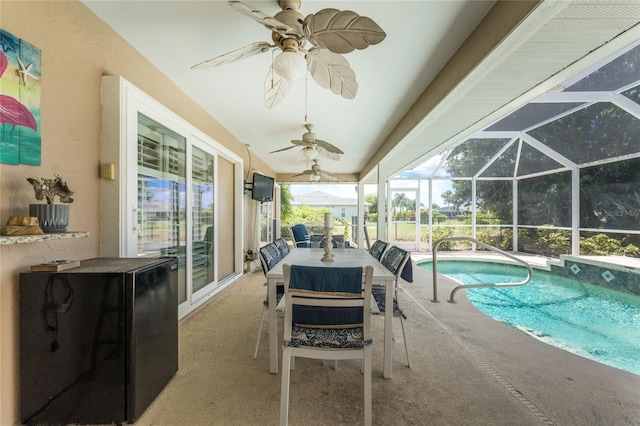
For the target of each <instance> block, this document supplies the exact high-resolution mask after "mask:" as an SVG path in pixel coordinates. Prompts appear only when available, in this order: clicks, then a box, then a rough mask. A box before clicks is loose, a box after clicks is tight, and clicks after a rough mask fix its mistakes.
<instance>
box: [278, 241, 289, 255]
mask: <svg viewBox="0 0 640 426" xmlns="http://www.w3.org/2000/svg"><path fill="white" fill-rule="evenodd" d="M275 244H276V247H278V250H279V251H280V257H281V258H282V257H285V256H286V255H288V254H289V244H287V242H286V241H285V239H284V238H278V239H277V240H275Z"/></svg>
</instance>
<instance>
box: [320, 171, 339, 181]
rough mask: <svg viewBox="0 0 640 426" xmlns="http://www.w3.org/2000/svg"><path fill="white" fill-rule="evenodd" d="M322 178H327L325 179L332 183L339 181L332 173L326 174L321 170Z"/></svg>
mask: <svg viewBox="0 0 640 426" xmlns="http://www.w3.org/2000/svg"><path fill="white" fill-rule="evenodd" d="M320 176H321V177H323V178H325V179H327V180H330V181H337V180H338V178H337V177H335V176H334V175H332V174H331V173H327V172H325V171H324V170H320Z"/></svg>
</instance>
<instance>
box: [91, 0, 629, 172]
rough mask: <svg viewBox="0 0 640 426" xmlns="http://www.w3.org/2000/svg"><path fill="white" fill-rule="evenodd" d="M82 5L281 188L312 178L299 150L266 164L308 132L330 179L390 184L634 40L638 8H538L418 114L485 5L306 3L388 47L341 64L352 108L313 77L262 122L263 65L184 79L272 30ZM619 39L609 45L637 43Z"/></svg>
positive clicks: (221, 19)
mask: <svg viewBox="0 0 640 426" xmlns="http://www.w3.org/2000/svg"><path fill="white" fill-rule="evenodd" d="M83 3H84V4H86V5H87V7H89V8H90V9H91V10H92V11H93V12H94V13H95V14H96V15H98V17H100V18H101V19H102V20H103V21H105V22H106V23H107V24H108V25H109V26H110V27H112V28H113V29H114V30H115V31H116V32H117V33H119V34H120V35H121V36H122V37H123V38H124V39H125V40H127V41H128V42H129V43H130V44H131V45H132V46H133V47H134V48H135V49H137V50H138V51H139V52H140V53H141V54H142V55H143V56H145V57H146V58H147V59H148V60H149V61H150V62H151V63H152V64H154V65H155V66H156V67H157V68H158V69H159V70H161V71H162V72H163V73H164V74H165V75H166V76H167V77H169V78H170V79H171V80H172V81H173V82H175V84H176V85H178V86H179V87H180V88H181V89H182V90H183V91H184V92H185V93H186V94H188V95H189V96H190V97H191V98H193V99H194V100H195V101H196V102H197V103H198V104H200V105H201V106H202V107H203V108H204V109H205V110H206V111H208V112H209V113H210V114H211V116H212V117H214V118H215V119H216V120H218V121H219V122H220V123H221V124H222V125H223V126H224V127H225V128H227V129H228V130H229V131H230V132H231V133H232V134H233V135H235V136H236V137H237V138H238V139H239V140H241V141H242V142H243V143H246V144H249V145H250V150H251V151H252V152H253V153H254V154H255V155H257V156H259V157H260V158H261V159H263V160H264V161H265V162H266V163H267V164H268V165H269V166H271V167H272V168H273V170H275V171H276V172H277V173H278V174H286V173H300V172H301V171H303V170H304V169H307V168H309V167H308V165H307V164H305V163H298V162H296V156H297V153H298V152H299V150H298V149H291V150H288V151H285V152H282V153H276V154H269V152H270V151H273V150H276V149H280V148H284V147H287V146H290V140H292V139H301V137H302V134H303V133H304V132H305V131H306V130H305V129H304V124H305V122H310V123H313V124H314V125H315V130H314V132H315V133H316V135H317V137H318V138H319V139H322V140H325V141H327V142H329V143H331V144H333V145H336V146H337V147H339V148H341V149H342V150H343V151H344V152H345V155H343V156H342V159H341V160H340V161H333V160H329V159H322V158H321V160H320V163H321V166H322V168H323V169H324V170H327V171H329V172H332V173H361V172H362V171H363V170H364V171H365V172H368V171H369V170H371V162H374V163H377V162H381V163H382V164H383V167H384V170H385V171H389V172H390V173H394V172H396V171H399V170H402V169H403V168H405V167H409V166H411V165H416V164H417V163H418V162H420V161H424V160H425V159H426V158H427V157H428V156H429V155H433V154H435V153H436V152H435V151H436V150H437V149H439V148H441V147H443V146H445V145H446V144H447V143H451V142H453V141H454V140H453V139H454V138H455V137H459V136H461V135H464V134H465V133H470V132H472V131H474V130H478V128H479V127H480V126H481V125H483V124H489V123H490V122H491V121H493V120H495V119H497V118H499V116H500V115H502V114H504V113H505V112H507V111H509V110H512V109H514V108H516V107H518V106H520V105H522V104H523V103H525V102H526V101H527V100H529V99H531V98H532V97H533V96H534V95H536V94H539V93H542V92H544V91H546V90H548V89H551V88H552V87H553V84H554V81H555V80H559V79H561V78H566V77H568V75H567V76H565V75H564V74H565V73H567V72H569V71H571V72H573V71H574V70H573V68H580V69H576V70H575V71H580V70H581V69H584V68H585V67H587V66H588V65H589V63H595V61H596V60H597V59H598V55H597V54H596V55H595V56H594V57H593V59H589V60H588V61H585V60H584V59H585V57H587V56H592V55H589V53H590V52H593V51H596V50H597V49H598V48H599V47H600V46H602V45H604V44H606V43H608V42H610V41H611V40H613V39H615V38H616V37H618V36H619V35H620V34H621V33H624V31H626V30H628V29H629V28H632V27H634V26H635V28H634V29H633V30H632V31H631V32H632V33H633V32H634V31H637V29H638V27H637V25H638V22H640V7H639V6H638V5H639V4H640V3H639V2H637V1H615V0H609V1H603V2H597V1H590V0H587V1H573V2H566V1H552V0H545V1H542V2H540V5H539V6H538V7H536V9H535V10H533V11H532V12H531V13H530V14H529V15H528V16H527V17H526V19H525V20H524V21H523V23H522V24H521V25H520V26H519V27H518V28H515V29H513V30H512V31H511V32H510V33H509V36H508V37H507V38H506V39H505V40H503V42H502V43H501V44H499V45H497V46H496V48H495V49H493V51H492V52H491V53H490V54H489V55H487V56H486V57H485V58H483V60H482V62H480V63H479V64H478V65H477V66H476V67H475V68H473V69H472V70H471V71H470V72H469V73H468V74H467V75H466V79H465V80H464V81H462V82H461V83H459V84H456V85H454V86H452V87H453V88H452V90H451V91H450V92H449V93H448V96H447V97H446V98H444V99H443V100H442V101H441V102H439V103H438V104H437V105H436V106H435V107H433V106H430V107H428V108H427V107H426V106H425V105H426V104H428V100H425V98H426V97H427V96H426V95H428V93H429V92H425V95H424V96H422V98H421V97H420V95H422V94H423V92H424V91H425V89H427V88H428V86H429V84H430V83H431V82H432V81H433V79H434V78H435V77H436V76H437V75H438V73H439V72H440V71H441V69H442V68H443V67H444V66H445V64H446V63H447V62H448V61H449V60H450V59H451V57H452V56H453V55H454V53H455V52H456V51H457V50H458V48H459V47H460V46H461V45H462V43H463V42H464V41H465V39H467V37H468V36H469V34H471V32H472V31H473V30H474V28H475V27H476V26H477V24H478V23H479V22H480V21H481V20H482V19H483V18H484V16H485V15H486V13H487V12H488V11H489V9H490V8H491V7H492V6H493V4H494V1H478V0H467V1H463V0H455V1H433V0H429V1H417V0H414V1H399V0H395V1H391V0H389V1H309V0H306V1H304V0H303V2H302V7H301V9H300V12H301V13H302V14H303V15H305V16H306V15H308V14H310V13H315V12H317V11H318V10H320V9H324V8H329V7H333V8H336V9H340V10H353V11H355V12H357V13H359V14H360V15H364V16H368V17H370V18H372V19H373V20H374V21H376V22H377V23H378V24H379V25H380V27H382V29H383V30H384V31H385V32H386V33H387V37H386V39H385V40H384V41H383V42H382V43H380V44H378V45H374V46H370V47H368V48H367V49H365V50H362V51H354V52H351V53H348V54H345V55H344V56H345V58H346V59H347V60H348V61H349V63H350V64H351V68H352V69H353V70H354V71H355V73H356V77H357V80H358V84H359V89H358V94H357V96H356V98H355V99H353V100H347V99H344V98H342V97H339V96H337V95H334V94H333V93H331V91H329V90H328V89H324V88H321V87H320V86H318V85H317V84H316V83H315V81H314V80H313V79H312V78H311V77H309V78H308V81H307V83H306V84H305V81H304V80H300V81H297V82H296V83H295V84H294V87H293V88H292V90H291V92H290V93H289V94H288V95H287V97H286V98H285V100H284V101H282V103H280V104H279V105H276V106H274V107H273V108H272V109H267V108H266V107H265V105H264V83H265V78H266V76H267V71H268V69H269V66H270V64H271V61H272V53H271V52H268V53H263V54H260V55H256V56H252V57H250V58H247V59H244V60H242V61H238V62H235V63H232V64H227V65H222V66H219V67H215V68H208V69H201V70H192V69H191V68H190V67H191V66H192V65H195V64H197V63H200V62H202V61H204V60H206V59H210V58H213V57H215V56H218V55H220V54H223V53H226V52H229V51H231V50H234V49H238V48H241V47H244V46H246V45H248V44H250V43H252V42H256V41H267V42H271V34H270V32H269V30H267V29H266V28H264V27H263V26H261V25H260V24H258V23H257V22H255V21H253V20H251V19H250V18H248V17H246V16H244V15H242V14H240V13H238V12H237V11H235V10H234V9H232V8H231V7H230V6H229V5H228V3H227V2H226V1H104V0H101V1H98V0H83ZM244 3H246V4H248V5H251V6H254V7H256V8H258V9H260V10H261V11H262V12H264V13H266V14H268V15H271V16H273V15H275V14H276V13H277V12H278V11H279V10H280V8H279V7H278V5H277V1H276V0H270V1H255V0H253V1H250V0H246V1H244ZM515 3H518V2H514V4H515ZM635 37H636V39H637V35H636V36H635ZM623 38H624V40H623V42H621V43H618V44H624V43H628V40H627V39H633V35H631V36H630V35H629V32H627V34H625V35H624V37H623ZM600 56H602V55H600ZM576 64H578V65H576ZM563 70H564V71H563ZM125 77H126V76H125ZM559 81H560V80H559ZM540 83H543V85H542V86H539V87H538V88H536V87H537V86H538V85H539V84H540ZM305 86H306V90H305ZM305 92H306V93H305ZM407 113H409V116H408V117H405V115H407ZM305 117H306V119H305ZM407 122H408V123H409V125H408V126H409V128H407V124H406V123H407ZM399 123H400V124H401V125H400V126H399ZM403 123H404V124H403ZM396 126H398V127H396ZM403 128H404V129H403ZM394 129H396V130H395V132H394ZM399 129H401V131H399ZM383 144H384V145H383ZM436 147H439V148H436Z"/></svg>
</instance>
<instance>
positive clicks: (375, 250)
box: [369, 240, 388, 260]
mask: <svg viewBox="0 0 640 426" xmlns="http://www.w3.org/2000/svg"><path fill="white" fill-rule="evenodd" d="M387 244H388V243H385V242H384V241H381V240H376V241H375V242H374V243H373V245H372V246H371V248H370V249H369V253H370V254H371V256H373V257H375V258H376V259H377V260H380V258H381V257H382V253H384V251H385V250H386V248H387Z"/></svg>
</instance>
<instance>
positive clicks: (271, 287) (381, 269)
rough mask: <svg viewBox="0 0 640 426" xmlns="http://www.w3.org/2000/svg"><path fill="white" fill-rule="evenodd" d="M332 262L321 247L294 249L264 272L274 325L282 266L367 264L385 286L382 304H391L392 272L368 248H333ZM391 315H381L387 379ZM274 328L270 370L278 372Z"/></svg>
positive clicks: (276, 333) (388, 376)
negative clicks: (382, 318)
mask: <svg viewBox="0 0 640 426" xmlns="http://www.w3.org/2000/svg"><path fill="white" fill-rule="evenodd" d="M332 254H333V255H334V256H333V261H332V262H326V261H322V260H321V259H322V258H323V256H324V255H325V250H324V249H320V248H296V249H293V250H291V251H290V252H289V254H287V255H286V256H284V257H283V258H282V259H281V260H280V261H279V262H278V263H277V264H276V265H275V266H274V267H273V268H271V269H270V270H269V272H267V273H266V277H267V286H268V305H269V324H277V298H276V285H277V283H281V282H283V281H284V274H283V268H282V267H283V265H284V264H289V265H302V266H320V267H323V268H346V267H357V266H362V267H363V268H365V267H366V266H372V267H373V285H382V286H385V288H386V292H385V306H393V290H394V288H393V287H394V282H395V278H396V277H395V275H394V274H392V273H391V271H389V270H388V269H387V268H386V267H385V266H384V265H383V264H382V263H380V262H379V261H378V260H377V259H376V258H374V257H373V256H371V254H369V252H368V251H366V250H362V249H355V248H346V249H333V250H332ZM392 319H393V315H392V314H391V313H390V312H389V313H388V315H385V316H384V368H383V376H384V377H385V378H386V379H390V378H391V375H392V371H391V370H392V369H391V367H392V353H393V334H392ZM277 329H278V328H277V327H270V331H269V371H270V372H271V373H273V374H277V373H278V358H279V356H278V353H279V352H278V332H277Z"/></svg>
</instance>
